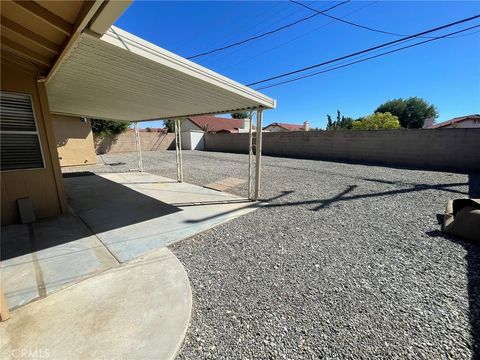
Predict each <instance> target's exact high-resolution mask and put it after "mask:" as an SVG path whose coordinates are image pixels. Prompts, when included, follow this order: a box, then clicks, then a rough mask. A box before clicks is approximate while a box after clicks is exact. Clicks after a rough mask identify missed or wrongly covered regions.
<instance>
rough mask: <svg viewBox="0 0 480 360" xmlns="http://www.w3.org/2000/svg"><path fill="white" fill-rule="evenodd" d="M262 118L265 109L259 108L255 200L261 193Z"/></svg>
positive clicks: (256, 134)
mask: <svg viewBox="0 0 480 360" xmlns="http://www.w3.org/2000/svg"><path fill="white" fill-rule="evenodd" d="M262 118H263V110H262V109H259V110H257V131H256V133H255V140H256V145H255V148H256V149H255V194H254V196H253V199H254V200H258V195H259V193H260V169H261V168H260V166H261V161H262Z"/></svg>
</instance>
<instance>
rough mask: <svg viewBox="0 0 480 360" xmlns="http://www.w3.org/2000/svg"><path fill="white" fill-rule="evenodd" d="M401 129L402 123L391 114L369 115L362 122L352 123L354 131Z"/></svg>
mask: <svg viewBox="0 0 480 360" xmlns="http://www.w3.org/2000/svg"><path fill="white" fill-rule="evenodd" d="M399 128H400V122H399V121H398V117H396V116H394V115H392V114H390V113H389V112H386V113H375V114H372V115H368V116H366V117H364V118H363V119H362V120H357V121H354V122H353V123H352V129H353V130H385V129H399Z"/></svg>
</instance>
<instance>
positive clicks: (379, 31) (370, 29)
mask: <svg viewBox="0 0 480 360" xmlns="http://www.w3.org/2000/svg"><path fill="white" fill-rule="evenodd" d="M289 1H290V2H292V3H294V4H297V5H300V6H303V7H304V8H306V9H309V10H311V11H313V12H319V10H317V9H315V8H313V7H311V6H309V5H305V4H303V3H301V2H299V1H295V0H289ZM321 14H322V15H323V16H326V17H329V18H330V19H334V20H337V21H340V22H343V23H345V24H349V25H352V26H356V27H358V28H361V29H365V30H369V31H373V32H378V33H381V34H387V35H394V36H407V35H405V34H397V33H394V32H390V31H384V30H380V29H375V28H372V27H370V26H366V25H361V24H357V23H354V22H351V21H348V20H344V19H341V18H339V17H336V16H332V15H329V14H323V13H321Z"/></svg>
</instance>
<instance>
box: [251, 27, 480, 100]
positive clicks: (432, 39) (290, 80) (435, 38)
mask: <svg viewBox="0 0 480 360" xmlns="http://www.w3.org/2000/svg"><path fill="white" fill-rule="evenodd" d="M478 27H480V25H474V26H471V27H468V28H465V29H462V30H458V31H455V32H452V33H449V34H445V35H442V36H438V37H434V38H431V39H428V40H424V41H420V42H418V43H415V44H410V45H407V46H403V47H400V48H397V49H394V50H390V51H386V52H383V53H381V54H378V55H373V56H369V57H366V58H363V59H360V60H356V61H352V62H349V63H346V64H343V65H339V66H335V67H332V68H328V69H325V70H321V71H317V72H314V73H311V74H307V75H303V76H299V77H296V78H294V79H289V80H285V81H281V82H278V83H276V84H272V85H268V86H264V87H261V88H257V89H256V90H263V89H268V88H272V87H276V86H279V85H283V84H287V83H291V82H294V81H298V80H302V79H306V78H309V77H313V76H316V75H319V74H323V73H326V72H330V71H333V70H337V69H341V68H344V67H348V66H352V65H355V64H358V63H361V62H364V61H367V60H371V59H375V58H378V57H381V56H385V55H388V54H392V53H395V52H398V51H401V50H405V49H408V48H412V47H415V46H419V45H423V44H426V43H429V42H432V41H435V40H440V39H444V38H446V37H448V36H451V35H456V34H460V33H463V32H465V31H468V30H472V29H475V28H478Z"/></svg>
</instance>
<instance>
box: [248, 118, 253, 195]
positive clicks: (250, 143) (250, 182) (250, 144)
mask: <svg viewBox="0 0 480 360" xmlns="http://www.w3.org/2000/svg"><path fill="white" fill-rule="evenodd" d="M249 119H250V124H249V130H248V198H249V199H250V200H252V199H253V197H252V195H253V194H252V193H253V191H252V188H253V176H252V170H253V111H251V112H250V115H249Z"/></svg>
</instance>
